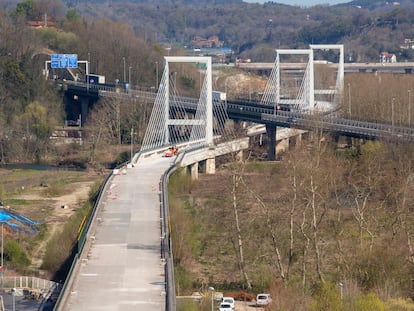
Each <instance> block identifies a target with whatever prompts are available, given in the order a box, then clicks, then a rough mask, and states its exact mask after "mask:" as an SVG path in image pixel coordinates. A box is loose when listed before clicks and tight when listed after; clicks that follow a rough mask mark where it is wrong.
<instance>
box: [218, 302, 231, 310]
mask: <svg viewBox="0 0 414 311" xmlns="http://www.w3.org/2000/svg"><path fill="white" fill-rule="evenodd" d="M233 310H234V309H233V308H232V307H231V304H229V303H227V302H222V303H221V304H220V306H219V311H233Z"/></svg>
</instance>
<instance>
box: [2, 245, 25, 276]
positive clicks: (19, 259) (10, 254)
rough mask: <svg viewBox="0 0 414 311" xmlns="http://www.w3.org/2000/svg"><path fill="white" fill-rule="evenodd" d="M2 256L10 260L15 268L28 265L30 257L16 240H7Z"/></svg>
mask: <svg viewBox="0 0 414 311" xmlns="http://www.w3.org/2000/svg"><path fill="white" fill-rule="evenodd" d="M4 257H5V259H6V260H8V261H10V263H11V264H12V266H14V267H16V268H17V269H21V268H25V267H27V266H28V265H30V259H29V257H28V256H27V253H26V251H25V250H24V249H23V248H22V247H21V246H20V245H19V243H18V242H17V241H14V240H11V241H7V242H6V243H5V245H4Z"/></svg>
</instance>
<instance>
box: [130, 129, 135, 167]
mask: <svg viewBox="0 0 414 311" xmlns="http://www.w3.org/2000/svg"><path fill="white" fill-rule="evenodd" d="M133 153H134V128H133V127H131V161H130V163H131V164H132V156H133Z"/></svg>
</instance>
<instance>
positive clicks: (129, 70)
mask: <svg viewBox="0 0 414 311" xmlns="http://www.w3.org/2000/svg"><path fill="white" fill-rule="evenodd" d="M131 69H132V66H129V67H128V83H129V85H130V86H131Z"/></svg>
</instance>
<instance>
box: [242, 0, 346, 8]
mask: <svg viewBox="0 0 414 311" xmlns="http://www.w3.org/2000/svg"><path fill="white" fill-rule="evenodd" d="M269 1H272V2H276V3H283V4H289V5H299V6H305V7H309V6H313V5H317V4H329V5H333V4H338V3H346V2H350V1H351V0H244V2H251V3H265V2H269Z"/></svg>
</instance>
